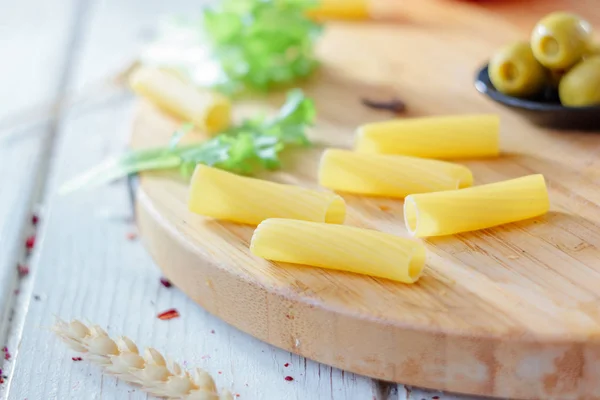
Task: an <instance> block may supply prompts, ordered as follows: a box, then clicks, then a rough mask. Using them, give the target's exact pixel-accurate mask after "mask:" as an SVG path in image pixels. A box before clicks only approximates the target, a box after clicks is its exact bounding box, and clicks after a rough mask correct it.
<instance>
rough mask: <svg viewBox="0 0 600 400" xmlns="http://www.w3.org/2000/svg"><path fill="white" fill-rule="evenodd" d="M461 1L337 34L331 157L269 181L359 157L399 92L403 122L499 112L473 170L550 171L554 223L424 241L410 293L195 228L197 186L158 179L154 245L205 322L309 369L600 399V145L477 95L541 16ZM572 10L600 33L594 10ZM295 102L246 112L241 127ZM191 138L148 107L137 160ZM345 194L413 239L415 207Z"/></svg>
mask: <svg viewBox="0 0 600 400" xmlns="http://www.w3.org/2000/svg"><path fill="white" fill-rule="evenodd" d="M423 3H425V2H423ZM449 3H450V2H435V1H432V2H428V3H427V4H428V5H427V6H423V7H420V8H419V7H417V6H415V8H414V9H409V8H407V10H406V21H404V23H401V24H394V25H392V24H381V23H380V24H375V23H372V24H369V23H362V24H352V23H338V24H330V26H329V27H328V30H327V32H326V35H325V37H324V39H323V40H322V43H321V46H320V55H321V58H322V60H323V64H324V65H323V70H322V71H321V72H320V74H319V75H318V76H316V77H315V78H313V79H312V80H311V81H310V82H307V83H306V84H305V85H304V88H305V90H306V91H307V92H308V93H309V94H310V95H311V96H313V97H314V98H315V99H316V103H317V109H318V112H319V117H318V122H317V125H316V127H315V129H314V130H313V131H312V132H311V134H312V137H313V138H314V140H315V141H316V142H317V143H318V144H317V145H316V146H315V147H314V148H313V149H311V150H299V151H294V152H291V153H289V154H288V158H287V159H286V163H285V168H284V169H283V170H282V171H280V172H278V173H275V174H272V175H266V176H265V178H268V179H273V180H276V181H280V182H287V183H293V184H298V185H302V186H306V187H317V184H316V172H317V165H318V159H319V156H320V153H321V152H322V149H323V148H324V147H327V146H331V147H342V148H349V147H351V145H352V141H353V133H354V130H355V128H356V127H357V126H358V125H359V124H362V123H365V122H370V121H375V120H381V119H386V118H390V116H389V115H388V114H385V113H378V112H375V111H372V110H369V109H366V108H364V107H363V106H362V105H361V104H360V98H361V97H363V96H371V97H372V96H379V97H382V98H388V97H390V96H392V95H398V96H400V97H401V98H402V99H404V100H405V101H406V102H407V104H408V107H409V111H408V113H407V115H405V116H404V117H414V116H423V115H442V114H455V113H457V114H460V113H475V112H496V113H499V114H500V116H501V119H502V123H501V125H502V128H501V130H502V134H501V136H502V138H501V142H502V155H501V156H500V157H498V158H495V159H489V160H476V161H465V162H464V164H465V165H468V166H469V167H470V168H472V170H473V172H474V176H475V181H476V184H482V183H489V182H495V181H499V180H503V179H510V178H515V177H519V176H523V175H527V174H531V173H543V174H544V175H545V176H546V179H547V182H548V186H549V191H550V198H551V203H552V208H551V211H550V213H549V214H548V215H546V216H544V217H540V218H536V219H533V220H528V221H523V222H520V223H515V224H510V225H505V226H501V227H498V228H494V229H487V230H483V231H478V232H472V233H466V234H461V235H455V236H449V237H441V238H435V239H429V240H426V241H425V244H426V246H427V250H428V258H427V268H426V271H425V274H424V276H423V277H422V278H421V280H420V281H419V282H418V283H417V284H415V285H412V286H409V285H403V284H399V283H394V282H391V281H386V280H382V279H375V278H369V277H363V276H358V275H352V274H347V273H342V272H335V271H326V270H322V269H316V268H307V267H304V266H292V265H283V264H278V263H271V262H268V261H265V260H261V259H258V258H257V257H254V256H252V255H251V254H250V253H249V251H248V243H249V240H250V237H251V235H252V231H253V228H252V227H250V226H244V225H237V224H232V223H225V222H220V221H214V220H210V219H206V218H203V217H200V216H196V215H192V214H190V213H189V212H188V211H187V206H186V194H187V186H186V183H185V182H183V181H181V180H180V179H177V178H176V177H175V176H174V175H173V174H144V176H143V178H142V184H141V191H140V194H139V207H138V219H139V224H140V228H141V230H142V233H143V236H144V240H145V242H146V244H147V247H148V249H149V250H150V252H151V254H152V255H153V257H154V258H155V260H156V261H157V263H158V264H159V265H160V266H161V268H162V269H163V271H164V273H165V274H166V275H167V276H168V277H169V278H170V279H172V280H173V281H174V282H175V284H176V285H177V286H178V287H180V288H181V289H182V290H183V291H184V292H185V293H187V294H188V295H189V296H190V297H191V298H192V299H193V300H195V301H196V302H198V303H199V304H200V305H202V307H203V308H205V309H206V310H207V311H209V312H210V313H213V314H215V315H217V316H218V317H219V318H222V319H223V320H225V321H227V322H229V323H230V324H232V325H234V326H236V327H237V328H239V329H241V330H243V331H245V332H248V333H250V334H251V335H253V336H255V337H257V338H259V339H261V340H264V341H266V342H268V343H271V344H273V345H275V346H277V347H280V348H283V349H286V350H289V351H292V352H294V353H298V354H301V355H303V356H305V357H308V358H311V359H314V360H317V361H321V362H323V363H326V364H329V365H333V366H336V367H339V368H342V369H346V370H349V371H353V372H357V373H360V374H364V375H368V376H372V377H376V378H379V379H384V380H389V381H396V382H402V383H407V384H411V385H418V386H424V387H431V388H437V389H442V390H450V391H457V392H462V393H472V394H480V395H489V396H498V397H510V398H522V399H539V398H543V399H561V400H563V399H585V400H591V399H598V398H600V379H598V377H599V376H600V308H599V307H598V290H597V288H598V285H599V284H600V251H599V250H598V246H600V214H599V213H598V211H599V205H600V187H599V186H598V183H599V182H600V173H599V171H600V169H599V166H600V165H599V164H600V158H599V157H598V155H599V154H600V136H598V135H595V134H589V133H588V134H586V133H578V132H555V131H549V130H542V129H539V128H537V127H534V126H531V125H529V123H528V122H527V121H525V120H522V119H521V118H520V117H519V116H517V115H515V114H512V113H510V112H509V111H507V110H505V109H502V108H500V107H499V106H497V105H495V104H492V103H491V102H488V101H487V100H486V99H484V98H483V97H481V96H480V95H479V94H478V93H477V92H476V91H475V90H474V88H473V87H472V81H473V75H474V71H475V70H476V68H477V67H478V66H480V65H481V64H482V63H484V62H485V60H486V59H487V58H488V57H489V56H490V54H491V52H492V51H493V50H494V49H495V48H496V47H498V46H500V45H501V44H503V43H505V42H507V41H510V40H513V39H516V38H523V37H524V36H525V37H526V35H527V32H528V30H529V29H530V26H531V25H532V24H533V21H534V20H535V19H537V18H538V17H539V14H537V12H538V11H539V10H538V9H535V10H534V11H532V12H531V13H527V12H526V10H527V8H526V7H523V11H522V12H517V13H516V14H515V9H518V10H521V9H520V5H522V4H524V3H525V2H509V3H512V4H513V9H512V12H513V15H517V17H516V18H515V19H514V20H513V19H512V17H511V18H509V17H507V16H506V15H507V14H505V13H504V12H500V13H492V12H491V11H490V10H489V9H486V8H485V7H481V6H477V5H473V4H468V3H452V6H450V5H449ZM420 4H422V3H420ZM557 4H559V2H553V3H549V5H550V6H556V5H557ZM565 4H566V3H565ZM570 5H571V6H572V9H574V10H575V11H580V12H581V13H585V15H586V16H587V17H588V18H590V19H592V20H593V21H594V22H595V23H596V24H600V19H599V18H598V9H597V8H595V7H593V4H592V3H591V2H580V3H576V4H575V3H570ZM525 22H528V23H529V25H527V24H525ZM492 26H493V29H490V27H492ZM525 27H526V28H525ZM281 100H282V95H281V94H279V95H273V96H271V97H269V98H268V99H262V100H255V101H253V102H247V103H246V104H244V105H241V106H240V107H239V108H238V110H239V114H240V115H245V114H249V113H251V112H253V111H255V110H256V109H258V108H265V107H267V108H271V109H272V108H273V107H274V106H275V105H277V104H279V103H280V102H281ZM238 117H239V116H238ZM177 124H178V123H177V122H176V121H173V120H170V119H169V118H167V117H165V116H164V115H162V114H160V113H159V112H157V111H156V110H154V109H153V108H152V107H150V106H148V105H147V104H143V105H142V106H141V108H140V109H139V110H138V112H137V118H136V120H135V122H134V127H133V143H134V146H135V147H138V148H139V147H147V146H153V145H157V144H164V143H166V141H167V140H168V138H169V137H170V134H171V132H172V131H173V130H174V128H175V127H176V126H177ZM344 198H345V199H346V202H347V204H348V206H349V213H348V214H349V215H348V218H347V222H346V223H347V224H349V225H354V226H362V227H369V228H375V229H378V230H381V231H384V232H389V233H392V234H396V235H399V236H407V232H406V230H405V228H404V224H403V222H402V201H398V200H391V199H373V198H367V197H359V196H351V195H344Z"/></svg>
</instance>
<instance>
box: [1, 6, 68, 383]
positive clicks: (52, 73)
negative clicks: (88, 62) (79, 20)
mask: <svg viewBox="0 0 600 400" xmlns="http://www.w3.org/2000/svg"><path fill="white" fill-rule="evenodd" d="M75 1H76V0H47V1H44V2H39V1H37V0H23V1H18V2H15V1H11V0H0V54H2V57H1V63H2V64H1V65H2V66H1V68H0V70H1V71H2V73H1V74H0V88H2V90H1V93H0V344H1V345H4V343H5V339H6V337H5V336H6V332H7V330H8V322H9V319H10V315H11V310H12V307H13V306H14V293H15V290H17V287H18V280H17V270H16V266H17V262H19V261H20V260H22V259H23V254H24V248H23V243H24V239H25V236H26V235H27V234H28V233H30V232H31V226H30V210H31V206H32V204H33V202H34V201H35V197H36V196H37V189H38V187H39V186H40V185H39V183H40V181H41V180H42V179H43V175H44V174H43V173H41V171H40V168H41V166H42V165H44V163H45V158H46V157H45V154H46V149H47V148H48V144H49V140H48V138H49V134H50V133H51V131H52V121H51V120H50V119H48V118H46V120H45V121H44V122H41V123H31V122H30V121H29V120H28V119H27V118H25V119H23V118H21V119H20V122H21V123H20V124H19V125H18V126H11V124H10V121H13V122H14V120H15V119H14V118H10V117H11V116H13V117H14V115H15V113H17V114H18V113H19V112H20V111H21V110H24V109H25V110H24V113H23V114H24V115H25V114H27V113H30V107H31V106H32V105H34V104H37V103H39V102H43V101H46V102H48V100H49V99H52V98H55V97H57V96H58V94H59V92H60V84H59V82H60V81H61V76H62V71H63V69H64V65H65V60H66V56H67V47H68V46H67V40H68V33H69V30H70V25H71V24H70V23H71V21H72V11H73V6H74V3H75ZM33 10H35V12H34V11H33ZM28 110H29V111H28ZM7 118H8V119H7ZM2 361H4V360H2V359H0V368H1V367H2V364H3V363H2ZM4 370H5V371H6V367H5V368H4ZM1 389H2V386H1V385H0V390H1Z"/></svg>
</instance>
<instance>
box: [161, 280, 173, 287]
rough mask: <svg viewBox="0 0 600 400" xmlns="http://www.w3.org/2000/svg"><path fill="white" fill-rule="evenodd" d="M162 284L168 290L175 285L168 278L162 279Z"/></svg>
mask: <svg viewBox="0 0 600 400" xmlns="http://www.w3.org/2000/svg"><path fill="white" fill-rule="evenodd" d="M160 283H161V284H162V285H163V286H164V287H166V288H170V287H171V286H173V284H172V283H171V282H170V281H169V280H168V279H167V278H160Z"/></svg>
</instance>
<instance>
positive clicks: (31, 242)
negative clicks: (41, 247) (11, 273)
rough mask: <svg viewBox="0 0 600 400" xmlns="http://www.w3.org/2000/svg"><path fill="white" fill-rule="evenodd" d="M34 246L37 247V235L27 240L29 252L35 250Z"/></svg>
mask: <svg viewBox="0 0 600 400" xmlns="http://www.w3.org/2000/svg"><path fill="white" fill-rule="evenodd" d="M33 246H35V235H31V236H29V237H27V239H25V248H26V249H27V250H33Z"/></svg>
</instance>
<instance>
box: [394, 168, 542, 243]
mask: <svg viewBox="0 0 600 400" xmlns="http://www.w3.org/2000/svg"><path fill="white" fill-rule="evenodd" d="M549 208H550V201H549V199H548V190H547V189H546V183H545V181H544V176H543V175H529V176H525V177H522V178H517V179H512V180H508V181H503V182H497V183H491V184H488V185H482V186H476V187H472V188H468V189H461V190H452V191H446V192H437V193H425V194H415V195H410V196H408V197H407V198H406V199H405V201H404V221H405V223H406V228H407V229H408V231H409V232H410V233H411V234H413V235H414V236H417V237H426V236H440V235H451V234H454V233H459V232H467V231H473V230H477V229H485V228H490V227H492V226H496V225H501V224H505V223H509V222H515V221H520V220H523V219H527V218H533V217H536V216H539V215H543V214H545V213H547V212H548V209H549Z"/></svg>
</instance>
